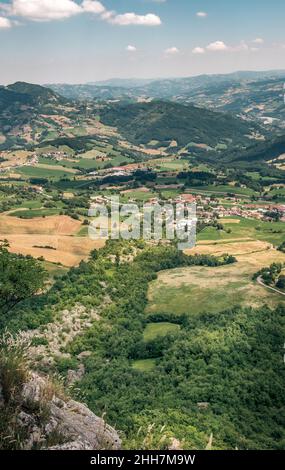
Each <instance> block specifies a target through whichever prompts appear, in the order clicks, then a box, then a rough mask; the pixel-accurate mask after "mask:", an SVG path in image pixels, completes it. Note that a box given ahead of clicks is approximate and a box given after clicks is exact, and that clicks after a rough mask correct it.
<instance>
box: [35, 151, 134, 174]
mask: <svg viewBox="0 0 285 470" xmlns="http://www.w3.org/2000/svg"><path fill="white" fill-rule="evenodd" d="M91 152H92V154H93V153H96V154H97V153H98V154H99V155H98V156H100V152H96V151H93V150H92V151H90V152H88V153H86V154H82V156H81V157H80V158H78V157H77V158H76V159H72V160H67V159H64V160H60V161H56V160H52V159H50V158H47V157H40V159H39V163H42V164H45V165H51V166H60V167H62V166H63V167H66V168H73V169H78V168H79V169H82V170H90V169H93V168H94V170H96V169H98V170H99V169H102V168H105V167H106V165H111V166H120V165H121V164H122V163H132V162H133V160H132V159H130V158H128V157H125V156H124V155H120V154H118V155H116V156H114V157H112V158H110V160H104V161H102V160H99V159H96V156H95V155H94V156H93V157H91V154H90V153H91ZM84 155H85V156H84Z"/></svg>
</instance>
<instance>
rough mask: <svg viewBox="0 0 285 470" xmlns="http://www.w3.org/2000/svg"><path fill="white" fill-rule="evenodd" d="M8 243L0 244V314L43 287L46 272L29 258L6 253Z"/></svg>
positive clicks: (35, 261)
mask: <svg viewBox="0 0 285 470" xmlns="http://www.w3.org/2000/svg"><path fill="white" fill-rule="evenodd" d="M8 248H9V243H8V242H7V241H6V240H4V241H3V242H1V243H0V312H2V313H7V312H8V311H10V310H11V309H13V308H14V307H15V306H16V305H17V304H18V303H19V302H22V301H23V300H25V299H28V298H30V297H32V296H33V295H34V294H36V293H37V292H38V291H39V290H40V289H41V288H42V287H43V285H44V281H45V279H46V276H47V274H46V271H45V270H44V269H43V268H42V266H41V264H40V263H39V262H38V261H37V260H35V259H34V258H32V257H31V256H22V255H16V254H14V253H10V252H9V251H8Z"/></svg>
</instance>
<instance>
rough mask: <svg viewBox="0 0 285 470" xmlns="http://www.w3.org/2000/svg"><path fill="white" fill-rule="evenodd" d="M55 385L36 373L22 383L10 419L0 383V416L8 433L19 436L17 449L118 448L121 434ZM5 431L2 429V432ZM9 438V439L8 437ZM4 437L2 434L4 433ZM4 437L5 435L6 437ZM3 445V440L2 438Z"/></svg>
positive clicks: (8, 434) (9, 405) (9, 406)
mask: <svg viewBox="0 0 285 470" xmlns="http://www.w3.org/2000/svg"><path fill="white" fill-rule="evenodd" d="M57 392H59V391H58V390H57V389H56V387H55V385H54V384H52V383H51V382H50V381H49V380H47V379H44V378H42V377H40V376H38V375H37V374H34V373H31V374H29V378H28V380H27V381H26V382H25V383H24V384H22V386H21V390H20V391H18V394H17V403H14V404H13V406H12V408H13V412H12V414H11V416H10V417H9V419H7V414H6V410H7V408H8V409H9V408H10V409H12V408H11V404H8V406H7V403H5V396H4V395H3V387H2V386H1V384H0V418H1V415H3V416H4V415H5V417H6V419H7V436H9V437H10V436H11V438H12V437H14V438H16V441H18V443H17V448H21V449H24V450H30V449H51V450H54V449H59V450H60V449H62V450H99V449H119V448H120V446H121V440H120V437H119V435H118V433H117V432H116V431H115V429H113V428H112V427H111V426H109V425H108V424H106V423H105V421H104V420H103V419H101V418H99V417H98V416H96V415H95V414H94V413H92V412H91V411H90V410H89V409H88V408H87V407H86V406H85V405H83V404H81V403H78V402H76V401H74V400H70V399H66V398H65V397H64V396H62V394H61V393H57ZM2 432H3V431H2ZM9 437H8V438H9ZM2 439H3V436H2ZM4 439H5V437H4ZM0 448H1V439H0Z"/></svg>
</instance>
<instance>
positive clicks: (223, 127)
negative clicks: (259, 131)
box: [100, 101, 257, 148]
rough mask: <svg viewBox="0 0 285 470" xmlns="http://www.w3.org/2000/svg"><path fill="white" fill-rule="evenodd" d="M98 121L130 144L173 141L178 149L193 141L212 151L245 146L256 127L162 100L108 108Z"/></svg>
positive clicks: (214, 113) (224, 115)
mask: <svg viewBox="0 0 285 470" xmlns="http://www.w3.org/2000/svg"><path fill="white" fill-rule="evenodd" d="M100 118H101V121H102V122H103V123H104V124H107V125H109V126H114V127H117V128H118V130H119V131H120V132H121V134H122V135H123V136H124V137H126V138H127V139H128V140H130V141H131V142H135V143H144V144H146V143H148V142H150V141H152V140H157V141H159V142H162V143H169V142H170V141H172V140H175V141H176V142H177V144H178V146H179V147H184V146H186V145H187V144H189V143H191V142H195V143H196V144H204V145H206V146H209V147H211V148H213V147H215V146H216V145H218V144H220V143H221V141H224V142H226V141H227V142H228V144H229V143H230V142H232V141H233V140H234V143H235V145H238V144H241V145H247V144H249V143H250V139H249V135H250V134H251V133H252V131H253V130H254V129H255V130H256V128H257V127H256V126H255V125H254V124H252V123H250V124H249V123H247V122H245V121H242V120H240V119H238V118H236V117H233V116H230V115H227V114H221V113H216V112H213V111H208V110H206V109H202V108H197V107H195V106H192V105H189V106H184V105H181V104H177V103H172V102H166V101H152V102H150V103H134V104H119V105H118V104H114V105H109V106H107V107H105V108H104V109H102V110H101V113H100Z"/></svg>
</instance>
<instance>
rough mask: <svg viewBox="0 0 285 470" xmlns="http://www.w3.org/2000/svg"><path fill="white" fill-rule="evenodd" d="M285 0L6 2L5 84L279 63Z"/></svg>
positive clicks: (1, 7)
mask: <svg viewBox="0 0 285 470" xmlns="http://www.w3.org/2000/svg"><path fill="white" fill-rule="evenodd" d="M284 16H285V3H284V1H283V0H272V1H271V2H270V3H269V2H267V1H266V0H258V1H257V0H251V2H247V1H246V0H240V1H239V2H238V3H233V2H230V4H229V2H228V0H217V1H216V2H213V1H212V0H191V1H189V0H120V1H118V0H102V1H97V0H57V1H56V2H55V1H53V0H45V1H44V2H43V1H41V0H0V41H1V44H2V45H4V47H2V48H1V50H0V60H1V74H0V81H1V82H2V83H12V82H15V81H18V80H19V81H26V82H30V83H41V84H42V83H88V82H94V81H103V80H107V79H110V77H121V78H123V79H124V78H132V77H138V76H139V77H141V78H147V79H154V78H157V77H159V78H169V77H173V78H176V77H189V76H197V75H201V74H225V73H231V72H233V71H235V70H258V71H262V70H266V69H267V70H268V69H280V68H282V66H283V64H284V63H285V37H284V25H283V18H284Z"/></svg>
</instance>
